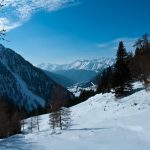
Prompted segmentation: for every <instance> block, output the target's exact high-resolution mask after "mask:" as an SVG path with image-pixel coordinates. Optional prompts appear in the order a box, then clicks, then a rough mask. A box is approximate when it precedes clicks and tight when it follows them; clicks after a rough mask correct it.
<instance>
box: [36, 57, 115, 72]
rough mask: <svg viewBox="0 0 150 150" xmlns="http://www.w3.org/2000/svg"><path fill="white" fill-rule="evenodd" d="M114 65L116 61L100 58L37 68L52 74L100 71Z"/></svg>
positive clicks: (46, 64)
mask: <svg viewBox="0 0 150 150" xmlns="http://www.w3.org/2000/svg"><path fill="white" fill-rule="evenodd" d="M113 64H114V59H110V58H100V59H93V60H77V61H74V62H72V63H70V64H63V65H57V64H50V63H42V64H39V65H38V66H37V67H39V68H41V69H43V70H48V71H52V72H54V71H58V70H71V69H75V70H90V71H99V70H102V69H104V68H106V67H108V66H111V65H113Z"/></svg>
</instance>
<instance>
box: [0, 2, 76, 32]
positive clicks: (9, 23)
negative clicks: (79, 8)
mask: <svg viewBox="0 0 150 150" xmlns="http://www.w3.org/2000/svg"><path fill="white" fill-rule="evenodd" d="M77 3H79V0H5V1H4V2H3V4H4V7H3V8H1V12H0V28H1V27H3V26H5V28H6V30H11V29H14V28H16V27H18V26H20V25H22V24H23V23H24V22H25V21H27V20H29V19H30V17H31V16H32V15H33V13H35V12H36V11H39V10H47V11H56V10H59V9H62V8H65V7H69V6H72V5H75V4H77Z"/></svg>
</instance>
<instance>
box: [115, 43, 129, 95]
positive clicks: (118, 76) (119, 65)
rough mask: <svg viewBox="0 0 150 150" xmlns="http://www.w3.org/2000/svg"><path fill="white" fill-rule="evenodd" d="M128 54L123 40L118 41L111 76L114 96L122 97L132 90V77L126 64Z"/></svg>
mask: <svg viewBox="0 0 150 150" xmlns="http://www.w3.org/2000/svg"><path fill="white" fill-rule="evenodd" d="M127 58H128V54H127V52H126V49H125V47H124V44H123V42H120V43H119V48H118V50H117V58H116V64H115V73H114V77H113V87H114V91H115V96H116V97H122V96H125V95H126V94H129V92H130V91H131V90H132V77H131V73H130V69H129V67H128V65H127Z"/></svg>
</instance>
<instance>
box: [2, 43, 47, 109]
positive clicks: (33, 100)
mask: <svg viewBox="0 0 150 150" xmlns="http://www.w3.org/2000/svg"><path fill="white" fill-rule="evenodd" d="M0 46H1V45H0ZM0 62H1V63H2V64H3V65H4V66H5V67H6V68H7V70H9V71H10V73H11V74H12V75H13V76H14V77H15V79H16V81H17V84H18V86H19V87H20V91H21V93H22V95H23V96H26V97H28V99H27V101H26V102H25V103H26V106H25V107H26V108H27V109H28V110H29V111H32V109H33V108H36V107H38V106H39V105H40V106H42V107H44V106H45V100H44V99H43V98H41V97H39V96H37V95H35V94H33V93H32V92H31V91H30V90H29V89H28V87H27V85H26V83H25V82H24V81H23V80H22V79H21V77H20V76H19V75H18V74H17V73H14V72H13V71H12V70H11V69H10V68H9V66H8V65H7V59H6V58H5V57H3V58H1V59H0ZM23 103H24V102H22V105H23Z"/></svg>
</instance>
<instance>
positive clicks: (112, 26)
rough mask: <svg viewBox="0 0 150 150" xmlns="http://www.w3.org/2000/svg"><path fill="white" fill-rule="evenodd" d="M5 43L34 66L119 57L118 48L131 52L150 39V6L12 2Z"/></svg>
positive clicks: (87, 0)
mask: <svg viewBox="0 0 150 150" xmlns="http://www.w3.org/2000/svg"><path fill="white" fill-rule="evenodd" d="M5 2H6V5H5V7H4V8H3V9H2V10H1V14H0V26H2V25H3V22H4V23H5V27H6V28H7V29H8V30H9V31H8V32H7V36H6V39H7V40H9V41H10V42H2V43H3V44H4V45H5V46H6V47H10V48H12V49H14V50H15V51H16V52H18V53H19V54H21V55H22V56H23V57H25V58H26V59H27V60H29V61H30V62H31V63H33V64H34V65H37V64H40V63H42V62H50V63H59V64H61V63H68V62H71V61H74V60H76V59H93V58H100V57H114V56H115V52H116V49H117V44H118V42H119V41H120V40H123V41H125V43H126V47H127V49H128V50H129V51H131V50H132V48H130V49H129V47H131V46H132V45H133V42H134V41H135V40H136V38H138V37H140V36H141V35H143V34H144V33H145V32H147V33H150V9H149V8H150V0H31V2H29V0H20V1H18V0H11V2H10V1H9V0H6V1H5Z"/></svg>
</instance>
